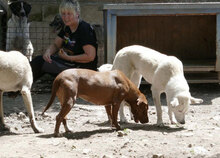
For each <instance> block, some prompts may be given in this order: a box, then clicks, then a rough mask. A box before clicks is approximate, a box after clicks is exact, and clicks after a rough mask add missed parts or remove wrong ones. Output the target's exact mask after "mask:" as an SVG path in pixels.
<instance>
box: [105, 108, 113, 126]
mask: <svg viewBox="0 0 220 158" xmlns="http://www.w3.org/2000/svg"><path fill="white" fill-rule="evenodd" d="M105 110H106V113H107V116H108V120H109V122H110V124H111V126H112V127H113V124H112V106H111V105H106V106H105Z"/></svg>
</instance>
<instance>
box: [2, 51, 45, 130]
mask: <svg viewBox="0 0 220 158" xmlns="http://www.w3.org/2000/svg"><path fill="white" fill-rule="evenodd" d="M0 76H1V77H0V129H1V128H2V129H3V130H5V129H8V128H7V127H6V125H5V123H4V113H3V105H2V97H3V93H4V92H9V91H20V92H21V94H22V97H23V100H24V104H25V106H26V108H27V112H28V114H29V118H30V123H31V127H32V128H33V130H34V132H35V133H39V132H43V130H42V129H41V128H39V127H37V124H36V121H35V117H34V109H33V105H32V98H31V92H30V89H31V86H32V83H33V76H32V70H31V66H30V64H29V61H28V59H27V58H26V57H25V56H24V55H23V54H21V53H20V52H18V51H11V52H4V51H0Z"/></svg>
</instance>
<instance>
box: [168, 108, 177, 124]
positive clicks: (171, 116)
mask: <svg viewBox="0 0 220 158" xmlns="http://www.w3.org/2000/svg"><path fill="white" fill-rule="evenodd" d="M167 106H168V115H169V118H170V123H171V124H176V122H175V121H174V120H173V112H172V110H171V107H170V105H168V104H167Z"/></svg>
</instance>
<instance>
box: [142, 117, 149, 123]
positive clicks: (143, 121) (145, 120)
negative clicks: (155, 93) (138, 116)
mask: <svg viewBox="0 0 220 158" xmlns="http://www.w3.org/2000/svg"><path fill="white" fill-rule="evenodd" d="M140 122H141V123H148V122H149V120H148V118H146V119H144V120H140Z"/></svg>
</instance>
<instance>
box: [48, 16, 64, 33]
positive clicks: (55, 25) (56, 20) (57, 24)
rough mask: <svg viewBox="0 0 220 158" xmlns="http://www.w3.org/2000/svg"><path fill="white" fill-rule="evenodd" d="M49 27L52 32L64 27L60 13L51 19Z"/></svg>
mask: <svg viewBox="0 0 220 158" xmlns="http://www.w3.org/2000/svg"><path fill="white" fill-rule="evenodd" d="M50 27H52V29H53V32H58V31H59V30H60V29H61V28H62V27H64V23H63V20H62V18H61V16H60V14H57V15H55V17H54V19H53V21H52V22H51V23H50Z"/></svg>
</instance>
